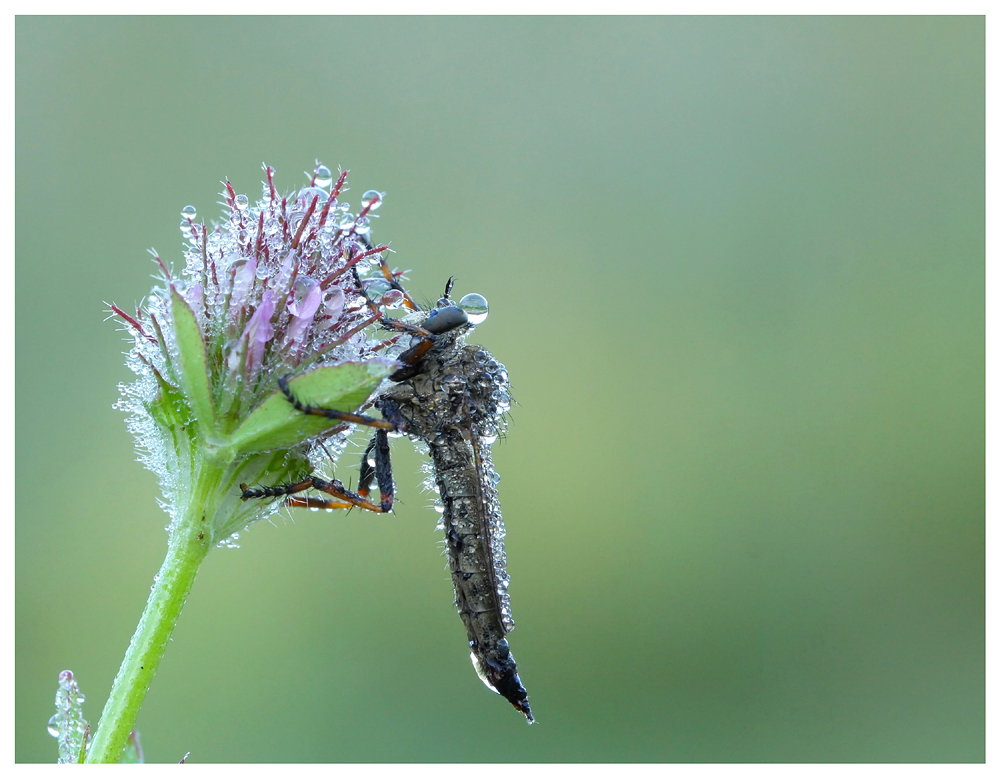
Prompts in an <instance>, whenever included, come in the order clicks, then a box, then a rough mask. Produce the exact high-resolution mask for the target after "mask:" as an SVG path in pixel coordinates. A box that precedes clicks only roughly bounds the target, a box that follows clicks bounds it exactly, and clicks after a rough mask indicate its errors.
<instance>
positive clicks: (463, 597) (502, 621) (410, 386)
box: [240, 263, 534, 723]
mask: <svg viewBox="0 0 1000 778" xmlns="http://www.w3.org/2000/svg"><path fill="white" fill-rule="evenodd" d="M382 274H383V275H384V276H385V278H386V280H387V281H388V282H389V284H390V285H391V286H392V287H393V288H394V289H397V290H398V291H400V292H402V293H403V295H404V299H405V301H406V303H407V306H408V307H410V308H411V309H412V310H414V311H420V309H419V307H418V306H417V305H416V303H414V302H413V300H412V298H410V296H409V295H408V294H407V293H406V292H405V290H404V289H403V288H402V286H400V285H399V282H398V281H397V280H396V279H395V277H394V275H393V274H392V272H391V271H390V270H389V269H388V267H387V266H386V265H385V264H384V263H382ZM355 280H356V282H357V283H358V287H359V289H360V290H361V294H362V295H363V296H364V297H365V300H366V301H367V303H368V305H369V307H371V308H372V310H373V311H377V306H376V305H375V303H374V302H373V301H372V300H371V299H370V298H369V297H368V295H367V294H366V293H365V291H364V287H363V285H362V283H361V279H360V278H359V277H358V276H357V274H356V273H355ZM452 285H453V279H449V280H448V283H447V285H446V287H445V290H444V296H443V297H441V298H440V299H439V300H438V301H437V304H436V305H435V306H434V308H433V309H431V310H430V311H426V312H423V311H420V314H421V315H420V317H419V319H418V322H419V323H417V324H411V323H408V322H404V321H402V320H400V319H392V318H389V317H386V316H381V318H380V323H381V324H382V326H384V327H387V328H389V329H392V330H396V331H398V332H400V333H401V334H404V335H407V334H408V335H409V336H410V337H411V342H410V345H409V348H408V349H407V350H406V351H404V352H403V353H402V354H401V355H400V356H399V357H398V360H399V362H401V363H402V367H400V368H399V369H398V370H397V371H396V372H394V373H393V374H392V375H390V376H389V380H390V381H391V382H392V383H391V384H390V386H389V387H388V388H387V389H386V390H384V391H383V392H382V393H381V394H380V395H379V396H378V398H377V399H376V400H375V403H374V405H375V407H376V408H377V409H378V410H379V411H380V412H381V414H382V418H381V419H378V418H372V417H369V416H363V415H361V414H351V413H343V412H341V411H337V410H333V409H328V408H315V407H312V406H309V405H307V404H305V403H303V402H301V401H300V400H299V399H298V398H297V397H296V396H295V395H294V393H293V392H292V391H291V389H290V387H289V385H288V381H287V377H286V378H282V379H280V380H279V382H278V385H279V387H280V388H281V391H282V392H284V394H285V396H286V397H287V398H288V401H289V402H290V403H291V404H292V405H293V406H294V407H295V408H296V409H297V410H298V411H299V412H301V413H305V414H309V415H315V416H325V417H326V418H330V419H338V420H342V421H345V422H350V423H354V424H361V425H364V426H369V427H374V428H375V434H374V436H373V437H372V439H371V442H370V443H369V444H368V446H367V448H366V449H365V452H364V454H363V456H362V458H361V474H360V480H359V482H358V490H357V492H352V491H350V490H349V489H347V488H346V487H345V486H344V485H343V483H341V482H340V481H337V480H331V481H327V480H324V479H322V478H319V477H316V476H310V477H309V478H306V479H304V480H302V481H299V482H296V483H292V484H279V485H276V486H263V487H258V488H254V489H250V488H248V487H247V486H246V484H241V485H240V488H241V489H242V490H243V499H244V500H248V499H254V498H262V497H263V498H266V497H283V498H284V502H285V504H286V505H288V506H292V507H308V508H351V507H354V506H356V507H359V508H364V509H365V510H369V511H374V512H376V513H388V512H389V511H391V510H392V504H393V497H394V487H393V481H392V465H391V462H390V458H389V440H388V433H390V432H396V433H400V432H401V433H405V434H407V435H409V436H410V437H411V438H414V439H417V440H420V441H422V442H423V443H424V444H426V446H427V448H428V449H429V453H430V459H431V465H432V468H433V477H434V482H435V485H436V487H437V491H438V492H439V494H440V497H441V499H440V502H441V505H440V508H439V510H441V511H442V514H441V520H440V522H439V525H438V526H439V527H440V528H442V529H444V533H445V547H446V551H447V556H448V566H449V568H450V570H451V578H452V582H453V583H454V587H455V605H456V606H457V607H458V612H459V615H460V616H461V618H462V623H463V624H464V625H465V629H466V632H467V633H468V636H469V647H470V649H471V654H472V663H473V665H474V666H475V669H476V672H477V673H478V674H479V677H480V678H481V679H482V680H483V682H484V683H485V684H486V685H487V686H488V687H489V688H490V689H492V690H493V691H495V692H497V693H498V694H501V695H503V696H504V697H505V698H507V700H508V701H510V703H511V704H512V705H513V706H514V707H515V708H516V709H517V710H519V711H520V712H521V713H523V714H524V716H525V717H526V718H527V720H528V722H529V723H532V722H534V718H533V717H532V715H531V708H530V707H529V705H528V693H527V692H526V691H525V689H524V686H522V685H521V680H520V678H518V675H517V665H516V664H515V663H514V657H513V655H512V654H511V653H510V647H509V646H508V644H507V639H506V635H507V633H508V632H510V631H511V630H512V629H514V620H513V619H512V618H511V612H510V596H509V595H508V594H507V585H508V584H509V582H510V577H509V576H508V575H507V560H506V556H505V554H504V544H503V538H504V534H505V533H504V525H503V518H502V517H501V515H500V502H499V499H498V497H497V489H496V484H497V481H498V480H499V477H498V476H497V474H496V472H495V471H494V469H493V461H492V459H491V457H490V446H491V445H492V443H493V442H494V441H495V440H496V439H497V436H498V435H500V434H502V432H503V429H504V426H505V419H504V414H505V413H506V411H507V410H508V409H509V408H510V395H509V391H508V383H507V371H506V370H505V369H504V366H503V365H501V364H500V363H499V362H497V361H496V360H495V359H494V358H493V357H492V356H491V355H490V354H489V352H487V351H485V350H484V349H482V348H480V347H479V346H475V345H466V343H465V339H466V336H467V335H468V334H469V333H470V332H472V330H473V329H474V327H475V325H476V324H478V323H480V322H481V321H483V320H484V319H485V318H486V312H487V308H486V300H485V299H484V298H482V297H481V296H480V295H475V294H472V295H466V296H465V297H463V298H462V299H461V300H460V301H459V303H457V304H456V303H455V302H453V301H452V299H451V289H452ZM373 482H376V483H377V484H378V489H379V496H380V501H379V503H377V504H376V503H374V502H373V501H372V500H371V499H370V495H371V487H372V483H373ZM309 489H313V490H315V491H318V492H322V493H324V494H326V495H330V496H329V497H313V496H302V495H301V493H302V492H305V491H307V490H309Z"/></svg>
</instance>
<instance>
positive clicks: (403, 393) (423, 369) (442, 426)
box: [380, 342, 510, 445]
mask: <svg viewBox="0 0 1000 778" xmlns="http://www.w3.org/2000/svg"><path fill="white" fill-rule="evenodd" d="M443 345H444V348H438V347H435V348H433V349H431V351H429V352H428V354H427V355H426V356H425V357H424V358H423V359H422V360H421V361H420V368H419V372H418V373H417V374H416V375H414V376H413V377H411V378H408V379H406V380H404V381H402V382H400V383H398V384H396V385H395V386H391V387H390V388H389V389H387V390H386V391H385V392H384V393H383V394H382V397H381V398H380V401H381V400H382V399H388V400H391V401H393V402H395V403H396V404H397V405H398V406H399V410H400V413H401V415H402V416H403V419H404V420H405V421H406V426H407V429H406V431H407V433H408V434H410V435H411V436H413V437H416V438H420V439H421V440H423V441H425V442H427V443H429V444H430V443H433V442H434V440H435V438H437V437H438V436H439V435H440V434H441V433H442V432H444V431H446V430H452V429H471V431H472V432H473V433H474V434H475V435H476V436H477V437H478V438H479V439H480V440H481V441H482V443H484V444H486V445H489V444H491V443H492V442H493V441H494V440H496V438H497V437H498V436H499V435H502V434H503V433H504V431H505V429H506V419H505V417H504V414H505V413H506V412H507V410H509V408H510V393H509V389H508V383H507V371H506V369H504V366H503V365H501V364H500V363H499V362H497V361H496V360H495V359H494V358H493V356H492V355H491V354H490V353H489V352H488V351H486V350H485V349H483V348H482V347H480V346H475V345H460V344H459V343H457V342H452V343H447V344H443Z"/></svg>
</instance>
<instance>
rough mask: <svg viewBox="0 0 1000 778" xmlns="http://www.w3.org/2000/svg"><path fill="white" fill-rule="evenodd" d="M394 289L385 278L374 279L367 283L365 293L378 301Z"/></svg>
mask: <svg viewBox="0 0 1000 778" xmlns="http://www.w3.org/2000/svg"><path fill="white" fill-rule="evenodd" d="M390 289H392V287H391V286H390V285H389V282H388V281H386V280H385V279H384V278H373V279H371V280H370V281H365V291H366V292H368V294H369V295H370V296H371V297H373V298H375V299H376V300H377V299H378V298H380V297H381V296H382V295H384V294H385V293H386V292H388V291H389V290H390Z"/></svg>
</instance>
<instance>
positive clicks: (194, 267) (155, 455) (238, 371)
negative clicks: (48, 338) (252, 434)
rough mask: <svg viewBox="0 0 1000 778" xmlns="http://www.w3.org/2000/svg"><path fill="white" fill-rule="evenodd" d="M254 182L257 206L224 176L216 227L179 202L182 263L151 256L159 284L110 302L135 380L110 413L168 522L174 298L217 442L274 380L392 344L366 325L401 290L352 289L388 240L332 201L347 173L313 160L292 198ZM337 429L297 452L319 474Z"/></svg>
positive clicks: (271, 182)
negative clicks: (205, 382)
mask: <svg viewBox="0 0 1000 778" xmlns="http://www.w3.org/2000/svg"><path fill="white" fill-rule="evenodd" d="M264 176H265V179H264V181H263V182H262V188H261V192H262V194H261V197H260V199H259V200H258V201H257V202H256V203H254V202H251V200H250V198H248V197H247V195H245V194H237V193H236V191H235V189H234V188H233V187H232V186H231V185H230V184H229V182H228V181H226V182H225V183H224V189H223V191H222V192H221V201H222V203H223V206H224V207H223V212H222V214H221V218H219V219H218V221H217V222H210V223H207V224H206V223H203V222H199V221H196V220H197V214H198V211H197V209H196V208H195V206H193V205H186V206H184V207H183V208H182V209H181V225H180V227H181V233H182V237H183V238H184V244H183V245H184V261H183V264H182V265H181V266H180V267H179V268H170V267H169V263H163V262H161V261H160V260H159V258H157V261H158V262H159V267H160V278H159V283H158V284H157V286H155V287H154V289H153V291H152V293H151V294H150V295H149V296H148V297H147V298H146V302H145V304H144V305H143V306H142V307H141V308H140V309H138V310H136V311H135V315H133V314H132V313H130V312H129V311H125V310H122V309H121V308H118V307H117V306H113V307H112V310H113V312H114V314H115V315H117V316H118V318H119V319H121V320H122V321H123V322H124V323H125V325H126V330H127V332H128V333H129V335H130V336H131V340H132V349H131V351H130V353H129V355H128V365H129V367H130V368H131V369H132V370H133V372H135V373H136V375H137V380H136V381H135V382H134V383H132V384H128V385H122V387H121V392H122V398H121V400H120V401H119V402H118V403H117V407H119V408H121V409H122V410H125V411H127V412H129V413H130V418H129V422H128V423H129V427H130V429H131V430H132V432H133V433H134V435H135V436H136V440H137V447H138V448H139V452H140V460H141V461H142V462H143V463H144V464H145V465H146V466H147V467H148V468H149V469H150V470H152V471H153V472H155V473H156V474H157V475H158V476H159V478H160V481H161V486H162V487H163V492H164V497H165V499H164V501H163V504H164V507H165V508H166V509H167V510H168V512H170V513H171V516H172V518H173V517H175V512H174V506H175V505H176V504H177V503H179V502H183V499H181V497H182V495H180V493H181V492H183V490H184V488H185V483H186V479H187V480H189V479H190V473H189V471H190V470H191V464H190V458H188V459H185V458H184V457H185V456H186V454H185V451H183V450H179V449H178V446H176V445H173V443H171V441H173V440H174V438H173V437H172V436H174V435H175V433H176V428H171V427H170V424H172V423H175V419H176V414H177V413H180V412H184V413H189V412H190V411H189V410H186V409H185V408H184V400H183V399H181V398H183V397H184V384H183V381H182V380H181V379H182V377H181V374H180V371H179V369H178V364H177V360H178V358H177V354H178V350H177V342H178V340H177V338H178V336H177V334H176V332H175V326H176V323H175V322H174V321H173V313H172V311H173V308H172V299H173V298H172V295H173V294H174V293H176V294H177V295H179V297H180V298H181V299H182V300H183V302H184V303H185V304H186V305H187V307H188V308H190V311H191V313H192V314H193V316H194V321H195V322H196V323H197V327H198V329H199V331H200V335H201V337H202V339H203V342H204V347H205V356H206V359H207V363H206V368H205V369H207V371H208V379H209V386H210V390H211V398H210V401H211V404H212V405H211V407H212V409H213V411H214V412H215V420H216V421H217V423H218V424H219V425H220V426H219V429H220V430H221V431H222V432H221V434H228V433H229V432H230V431H231V430H233V429H236V428H237V427H238V425H239V424H240V422H241V420H242V419H244V418H246V417H247V416H248V415H249V414H250V413H251V412H252V411H253V410H254V409H255V408H257V407H258V406H260V404H261V403H262V402H263V401H264V400H265V399H266V398H267V397H269V396H272V395H273V394H274V393H275V392H276V387H277V381H278V379H279V378H281V377H283V376H286V375H299V374H301V373H302V372H303V371H307V370H309V369H311V368H314V367H317V366H321V365H327V364H335V363H341V362H347V361H352V362H365V361H367V360H369V359H378V360H383V361H384V360H385V359H387V358H389V359H391V358H392V357H393V356H395V355H396V354H398V353H399V351H401V350H402V349H403V347H404V344H403V343H399V344H396V342H395V340H393V341H391V342H390V339H389V336H388V335H386V334H385V332H383V331H380V330H379V329H378V327H377V326H376V324H377V319H378V317H379V316H380V315H381V311H382V310H383V309H384V308H388V307H395V306H397V305H399V303H400V300H399V299H398V298H400V295H398V294H387V292H391V291H394V290H387V289H380V290H379V293H378V294H377V295H373V300H372V301H371V302H369V301H367V300H366V299H365V297H364V296H363V295H362V292H361V290H360V289H359V288H358V283H357V280H356V279H357V278H360V279H361V280H362V282H363V283H370V282H371V279H382V278H383V273H382V272H381V268H380V267H379V263H378V257H380V256H382V257H388V256H389V254H388V247H387V246H380V245H378V244H376V243H374V242H372V241H371V238H370V233H371V223H370V222H369V221H368V219H367V218H364V217H362V218H360V219H357V220H356V217H355V214H356V213H360V212H361V211H362V210H363V209H364V207H365V205H363V204H359V203H355V207H356V208H357V210H355V209H353V208H352V207H351V204H350V203H349V202H348V201H347V200H346V199H345V198H344V195H345V194H346V192H347V186H346V184H347V182H346V178H345V175H341V176H340V177H339V178H335V177H334V175H333V174H332V173H331V172H330V169H329V168H328V167H326V166H325V165H322V164H320V163H317V164H316V167H315V168H314V170H313V172H311V173H308V174H307V175H306V178H307V180H306V182H305V185H300V186H298V187H294V188H292V189H291V190H289V189H287V188H281V187H280V182H279V181H278V180H277V179H276V175H275V171H274V169H273V168H272V167H270V166H267V165H265V166H264ZM334 182H336V183H335V184H334ZM369 196H370V197H369ZM376 196H377V197H376ZM364 198H369V200H368V205H370V206H371V209H370V210H374V209H376V208H377V207H378V205H379V204H380V203H381V194H380V193H379V192H378V191H376V190H374V189H371V190H368V191H367V192H366V193H365V195H364V196H363V198H362V199H364ZM396 275H397V276H398V275H399V274H398V273H396ZM380 298H384V299H383V300H380ZM373 306H374V308H373ZM164 392H167V393H168V394H169V396H171V397H175V396H176V397H177V398H178V399H177V400H176V402H174V405H175V406H176V408H178V409H181V410H180V411H176V412H175V411H171V413H170V414H167V416H168V417H169V418H166V417H164V415H163V414H164V413H165V411H163V410H162V409H161V410H157V411H155V412H154V410H151V408H153V406H154V404H155V403H159V402H160V398H161V397H162V396H163V393H164ZM171 407H173V406H171ZM161 408H162V406H161ZM165 418H166V420H165ZM348 434H349V429H345V428H343V427H341V428H337V429H335V430H330V431H329V434H325V435H324V436H323V437H322V439H321V440H319V439H317V440H312V439H310V441H309V442H308V443H307V444H303V446H304V451H305V454H304V455H305V456H308V457H309V458H310V459H312V460H315V461H322V463H323V464H324V466H326V467H329V465H330V459H331V458H332V457H335V456H336V454H338V453H339V452H340V451H342V450H343V449H344V447H345V446H346V445H347V435H348ZM168 443H169V445H168ZM262 467H263V466H262ZM271 467H272V469H271V471H270V472H271V473H272V475H273V473H274V472H275V471H274V469H273V465H272V466H271ZM245 477H247V478H248V480H249V479H250V478H253V477H254V474H253V473H247V475H246V476H245ZM237 496H238V492H237ZM175 498H176V499H175ZM241 509H242V508H241ZM272 509H275V506H274V505H262V504H260V503H253V504H250V503H248V504H246V506H245V513H247V514H253V515H254V516H256V517H258V518H259V517H262V516H263V515H265V514H266V512H267V511H269V510H272ZM230 537H231V533H230ZM222 539H223V540H224V539H225V538H222ZM220 542H221V541H220Z"/></svg>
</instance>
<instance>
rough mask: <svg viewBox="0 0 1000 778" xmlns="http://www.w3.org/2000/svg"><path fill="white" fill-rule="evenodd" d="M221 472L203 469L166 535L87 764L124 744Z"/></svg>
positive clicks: (197, 551) (114, 754)
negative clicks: (157, 567)
mask: <svg viewBox="0 0 1000 778" xmlns="http://www.w3.org/2000/svg"><path fill="white" fill-rule="evenodd" d="M222 473H223V471H222V470H219V469H215V468H212V467H210V466H207V467H204V468H203V469H202V472H201V473H200V476H199V478H198V479H197V481H196V483H195V484H194V488H193V489H192V493H191V499H190V500H189V503H188V506H187V509H186V510H185V511H184V515H183V516H182V517H181V519H180V521H179V522H178V524H177V526H176V527H175V528H174V530H173V532H172V533H171V536H170V542H169V544H168V546H167V556H166V558H165V559H164V560H163V565H162V566H161V567H160V572H159V574H158V575H157V576H156V583H155V584H154V585H153V590H152V592H151V593H150V595H149V600H147V602H146V608H145V610H144V611H143V613H142V617H141V618H140V619H139V626H138V627H136V630H135V634H134V635H133V636H132V641H131V643H129V647H128V651H126V652H125V658H124V659H123V660H122V665H121V668H120V669H119V670H118V675H117V676H115V682H114V684H113V685H112V687H111V695H110V696H109V697H108V701H107V703H105V705H104V712H103V713H102V714H101V722H100V724H99V725H98V727H97V732H96V733H95V734H94V739H93V741H92V743H91V745H90V748H89V749H88V750H87V762H88V763H95V762H98V763H108V762H110V763H117V762H119V761H120V760H121V756H122V751H123V749H124V748H125V742H126V740H127V739H128V736H129V733H131V732H132V730H133V729H134V727H135V720H136V717H137V716H138V715H139V708H140V707H141V706H142V701H143V699H144V698H145V696H146V691H147V690H148V689H149V684H150V682H151V681H152V680H153V675H154V674H155V673H156V668H157V666H158V665H159V664H160V659H162V658H163V652H164V651H165V650H166V648H167V643H168V642H169V640H170V635H171V633H172V632H173V631H174V625H176V624H177V619H178V617H179V616H180V615H181V610H182V609H183V607H184V603H185V601H186V600H187V596H188V593H189V592H190V591H191V587H192V586H193V585H194V579H195V576H196V575H197V574H198V568H199V567H200V566H201V563H202V561H204V559H205V555H206V554H208V551H209V549H210V548H211V547H212V536H211V535H212V532H211V525H212V522H211V519H212V516H213V515H214V512H215V502H216V500H217V495H218V492H219V483H220V481H221V478H222Z"/></svg>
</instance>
